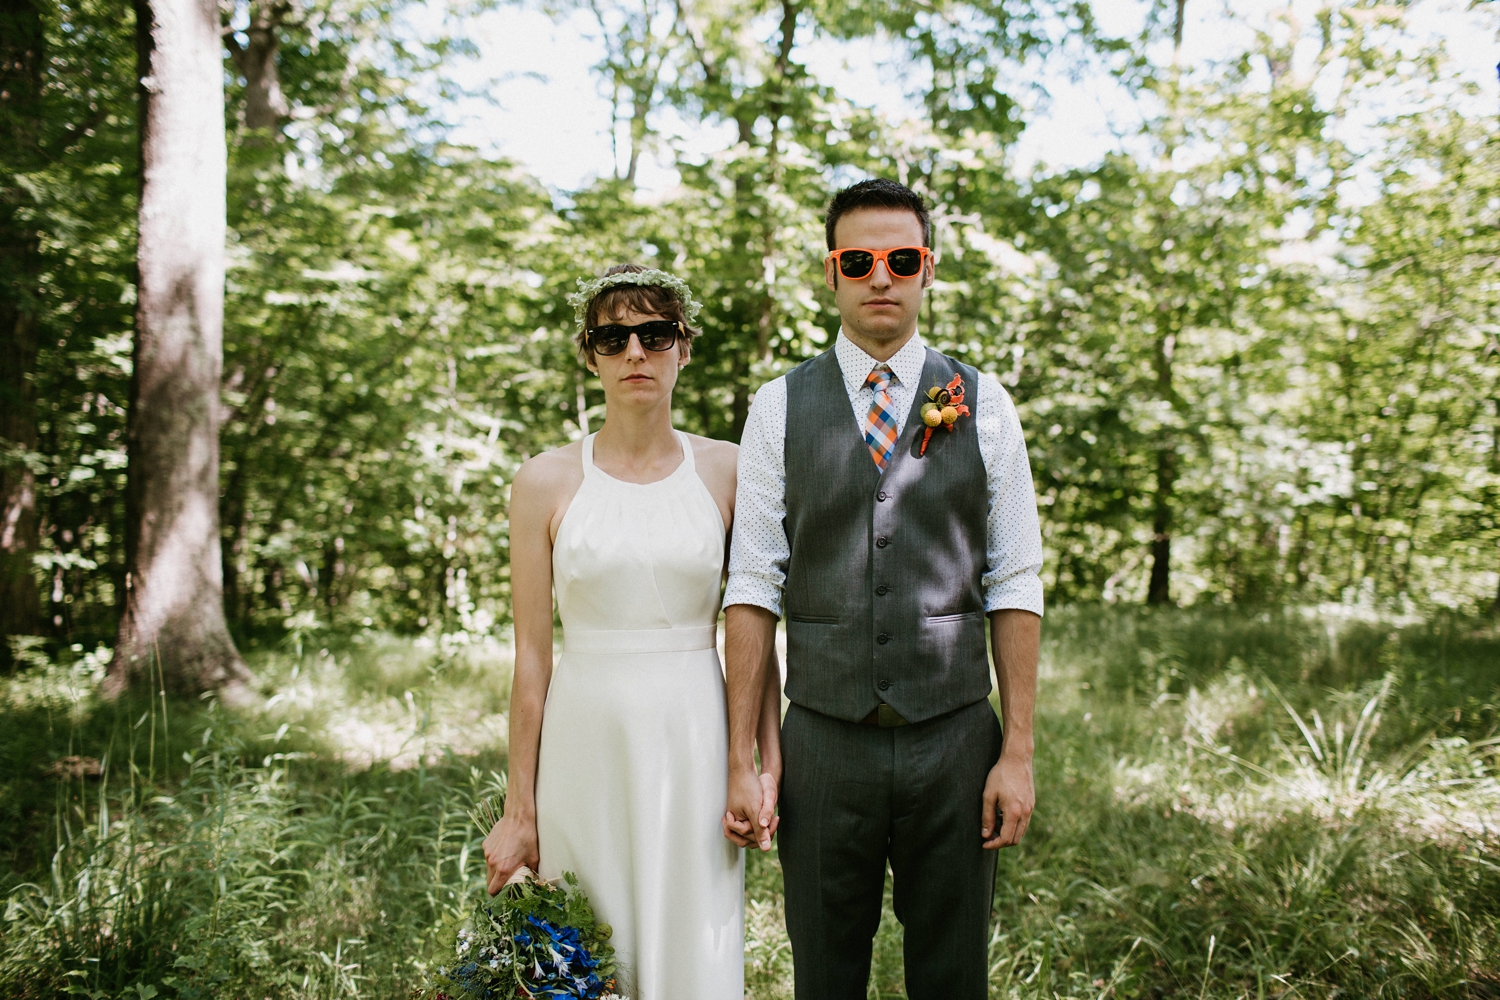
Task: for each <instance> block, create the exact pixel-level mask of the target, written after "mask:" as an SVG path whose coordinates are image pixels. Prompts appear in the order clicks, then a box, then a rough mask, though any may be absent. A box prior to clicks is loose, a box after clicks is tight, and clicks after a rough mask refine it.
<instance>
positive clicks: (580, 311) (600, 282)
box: [568, 268, 703, 329]
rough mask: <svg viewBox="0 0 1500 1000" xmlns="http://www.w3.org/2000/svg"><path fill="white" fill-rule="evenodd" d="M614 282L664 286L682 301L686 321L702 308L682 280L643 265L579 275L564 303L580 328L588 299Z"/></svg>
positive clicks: (689, 320) (617, 283)
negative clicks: (593, 275) (597, 275)
mask: <svg viewBox="0 0 1500 1000" xmlns="http://www.w3.org/2000/svg"><path fill="white" fill-rule="evenodd" d="M617 285H651V286H654V287H656V288H665V289H666V290H667V291H669V292H671V293H672V294H673V295H675V296H676V297H677V301H678V302H681V303H682V314H683V316H684V317H685V318H686V319H687V321H688V322H689V323H691V322H692V321H693V319H694V318H695V317H696V316H697V315H698V310H700V309H702V308H703V303H701V302H699V301H698V300H697V299H695V298H693V290H692V289H691V288H689V287H688V283H687V282H686V281H683V280H682V279H681V278H679V277H677V276H675V275H671V274H668V273H667V272H666V271H658V270H656V269H655V268H647V269H646V270H644V271H621V272H620V273H619V274H607V275H605V276H604V277H602V278H594V279H593V280H591V281H585V280H584V279H583V278H579V279H578V291H576V292H574V293H573V294H572V295H569V296H568V304H569V305H570V306H572V307H573V319H574V320H575V321H576V322H577V323H578V327H579V329H582V328H583V324H584V322H585V320H586V319H587V316H588V308H589V303H590V302H592V301H593V300H594V297H595V296H597V295H598V294H599V293H600V292H602V291H604V290H605V289H606V288H614V287H615V286H617Z"/></svg>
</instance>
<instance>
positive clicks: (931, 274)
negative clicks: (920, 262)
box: [922, 253, 937, 288]
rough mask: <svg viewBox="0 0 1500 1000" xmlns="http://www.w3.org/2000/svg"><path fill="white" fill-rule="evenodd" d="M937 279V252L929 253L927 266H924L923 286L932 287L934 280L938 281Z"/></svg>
mask: <svg viewBox="0 0 1500 1000" xmlns="http://www.w3.org/2000/svg"><path fill="white" fill-rule="evenodd" d="M936 280H937V254H936V253H930V254H928V255H927V264H926V266H924V267H923V268H922V287H923V288H931V287H932V284H933V282H934V281H936Z"/></svg>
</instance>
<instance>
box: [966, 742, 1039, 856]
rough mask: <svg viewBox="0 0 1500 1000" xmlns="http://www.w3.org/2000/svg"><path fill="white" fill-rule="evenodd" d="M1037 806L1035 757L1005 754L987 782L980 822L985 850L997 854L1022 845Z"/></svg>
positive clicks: (1001, 756)
mask: <svg viewBox="0 0 1500 1000" xmlns="http://www.w3.org/2000/svg"><path fill="white" fill-rule="evenodd" d="M1035 807H1036V787H1035V785H1034V783H1033V782H1032V776H1031V758H1030V757H1029V756H1024V757H1023V756H1022V755H1020V754H1014V753H1002V754H1001V755H1000V759H999V760H998V761H996V762H995V766H994V767H992V768H990V773H989V777H988V778H986V779H985V782H984V805H983V811H982V813H981V814H980V819H979V833H980V835H981V836H982V837H983V838H984V849H985V850H987V851H993V850H996V849H997V848H1001V847H1014V846H1015V845H1016V844H1019V843H1020V842H1021V838H1022V837H1024V836H1025V835H1026V827H1027V825H1028V824H1029V823H1030V822H1031V811H1032V809H1034V808H1035Z"/></svg>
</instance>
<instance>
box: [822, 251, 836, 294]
mask: <svg viewBox="0 0 1500 1000" xmlns="http://www.w3.org/2000/svg"><path fill="white" fill-rule="evenodd" d="M823 284H825V285H827V286H828V290H829V291H830V292H836V291H838V290H839V271H838V265H837V264H835V263H834V262H833V259H832V258H831V257H824V258H823Z"/></svg>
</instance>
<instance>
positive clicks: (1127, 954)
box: [0, 608, 1500, 998]
mask: <svg viewBox="0 0 1500 1000" xmlns="http://www.w3.org/2000/svg"><path fill="white" fill-rule="evenodd" d="M1046 633H1047V639H1046V649H1045V655H1044V669H1043V681H1042V691H1041V705H1040V709H1039V716H1038V738H1037V745H1038V759H1037V782H1038V810H1037V814H1036V817H1035V819H1034V821H1033V824H1032V827H1031V830H1030V832H1029V833H1028V835H1027V839H1026V842H1025V844H1024V845H1023V846H1022V847H1021V848H1019V849H1014V850H1010V851H1006V852H1004V853H1003V854H1002V856H1001V863H1000V874H999V878H998V881H997V891H996V903H995V908H996V919H995V923H994V933H993V940H992V944H991V981H992V991H991V995H992V996H995V997H1027V998H1030V997H1080V998H1082V997H1089V998H1104V997H1167V996H1172V997H1179V996H1180V997H1194V998H1208V997H1215V998H1230V997H1234V998H1239V997H1256V998H1259V997H1277V996H1281V997H1313V996H1316V997H1326V996H1333V995H1341V996H1369V997H1377V996H1379V997H1478V996H1500V784H1497V771H1496V768H1497V765H1500V760H1497V753H1496V750H1497V747H1496V737H1497V735H1500V723H1497V718H1500V716H1497V710H1496V706H1497V704H1500V636H1497V634H1496V632H1495V630H1494V629H1493V627H1492V626H1491V625H1490V624H1489V623H1486V622H1483V621H1474V620H1462V619H1437V620H1433V621H1429V622H1417V623H1404V624H1393V623H1391V622H1378V621H1365V620H1358V619H1350V618H1345V617H1340V616H1336V615H1330V614H1310V613H1304V612H1300V611H1287V612H1281V611H1277V612H1270V613H1266V614H1263V615H1258V616H1257V615H1246V614H1241V613H1234V612H1227V611H1213V610H1208V611H1178V612H1149V611H1143V610H1137V611H1121V610H1109V609H1099V608H1077V609H1072V610H1068V611H1064V612H1060V613H1054V614H1052V615H1050V616H1049V618H1048V621H1047V626H1046ZM299 638H308V637H303V636H299ZM311 638H312V639H313V640H314V644H316V640H317V637H316V636H313V637H311ZM324 641H325V642H327V640H326V637H325V640H324ZM33 660H34V661H35V662H34V663H33V664H32V665H31V666H30V667H29V668H28V669H27V670H26V671H25V672H24V673H23V674H20V675H18V676H16V677H13V678H11V679H10V680H9V681H7V682H6V686H5V688H4V703H3V705H0V714H3V716H4V718H3V720H0V765H3V767H4V777H3V779H0V780H3V785H0V851H4V852H5V854H6V855H7V860H8V861H9V862H10V864H9V871H8V873H7V874H6V875H5V876H4V879H5V881H4V882H3V884H0V890H3V892H4V893H5V898H6V907H5V920H4V924H3V929H0V935H3V937H0V990H3V992H4V994H5V995H7V996H17V997H43V996H46V997H52V996H57V995H59V994H60V993H63V992H64V991H69V992H72V993H75V994H81V995H88V996H92V997H100V998H104V997H110V998H114V997H123V996H129V997H134V998H143V997H148V996H162V997H171V996H177V997H185V998H194V997H246V998H259V997H278V998H280V997H289V998H292V997H295V998H302V997H308V998H311V997H335V996H339V997H342V996H372V997H401V996H405V995H406V993H407V992H408V990H409V989H410V988H411V987H412V986H414V985H416V984H417V983H418V982H419V981H420V980H421V979H422V977H423V975H424V974H425V971H426V968H427V963H428V962H429V961H432V960H433V959H434V958H435V956H434V955H433V954H432V951H431V949H432V947H433V946H434V944H433V943H434V941H435V940H436V939H437V937H438V936H439V932H440V931H441V929H442V926H443V922H444V921H445V920H452V919H454V918H455V917H456V915H457V914H458V913H459V912H460V910H461V909H462V906H463V903H464V901H465V899H466V898H470V897H471V896H472V894H474V893H477V892H479V891H480V880H481V878H482V874H483V871H482V870H483V861H482V857H481V855H480V853H479V849H478V846H479V845H478V841H479V837H478V835H477V831H476V830H475V828H474V826H473V823H472V821H471V819H470V817H469V815H468V814H469V812H470V810H471V809H473V808H474V807H475V806H476V805H477V804H478V803H480V802H481V801H483V800H484V799H485V798H486V797H489V796H493V795H495V794H496V793H497V792H499V791H500V789H501V787H502V786H501V783H500V781H499V778H498V774H499V773H500V772H502V771H503V769H504V768H503V764H504V738H505V727H504V716H503V713H504V708H505V702H506V698H507V695H508V666H507V663H506V661H505V659H504V656H503V655H502V654H501V653H499V652H497V651H495V650H486V649H482V648H481V649H468V650H463V649H458V650H453V649H448V650H445V649H444V648H443V647H442V646H441V645H440V644H434V645H425V644H421V643H416V642H411V641H398V640H382V639H362V640H350V641H347V642H345V643H344V644H343V645H335V644H333V643H332V642H328V645H327V646H325V647H323V648H319V649H318V650H317V651H314V650H313V649H312V647H311V645H308V646H304V648H303V650H301V652H300V654H299V652H297V651H295V650H287V651H282V652H279V653H275V654H263V655H261V656H260V657H259V658H258V659H257V660H256V662H255V667H256V671H257V675H258V677H259V678H260V680H261V684H262V690H263V694H264V695H265V698H264V701H263V703H262V704H261V705H259V706H258V707H256V708H254V709H243V710H239V711H236V712H230V711H228V710H226V709H224V708H222V707H219V706H216V705H213V704H212V703H184V702H179V701H174V700H172V699H164V698H162V697H161V696H160V694H159V692H156V691H154V690H148V691H146V692H143V693H142V694H141V695H139V696H138V698H137V699H136V700H134V701H125V702H120V703H116V704H112V705H111V704H103V703H100V702H98V701H97V700H96V699H95V698H94V696H93V695H92V693H91V692H92V691H93V687H94V685H95V684H96V682H97V679H98V678H97V675H98V670H99V666H100V663H101V662H102V661H101V659H100V655H99V654H94V655H92V656H85V655H83V654H82V651H77V654H76V655H75V656H74V657H71V658H66V659H65V661H64V662H50V661H46V660H45V659H42V658H39V657H35V656H34V657H33ZM746 884H747V896H748V898H747V901H746V926H747V946H746V976H747V992H748V994H749V995H751V996H754V997H757V998H770V997H789V996H791V954H790V949H789V948H788V946H787V942H786V938H785V933H784V929H783V926H782V911H781V905H782V904H781V892H780V888H781V887H780V872H779V868H778V867H777V862H776V858H775V854H774V852H773V853H772V854H771V855H767V856H761V855H760V854H759V853H758V852H753V853H752V854H751V855H750V857H749V858H748V865H747V879H746ZM900 943H901V935H900V927H899V925H898V924H897V923H896V922H895V920H894V917H893V916H892V915H891V912H890V906H889V895H887V905H886V913H885V919H884V920H883V921H882V924H881V928H880V931H879V933H878V935H877V939H876V947H875V956H874V963H873V970H872V981H871V988H870V995H871V996H872V997H899V996H903V995H904V993H903V992H902V989H903V987H902V976H903V970H902V963H901V947H900Z"/></svg>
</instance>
